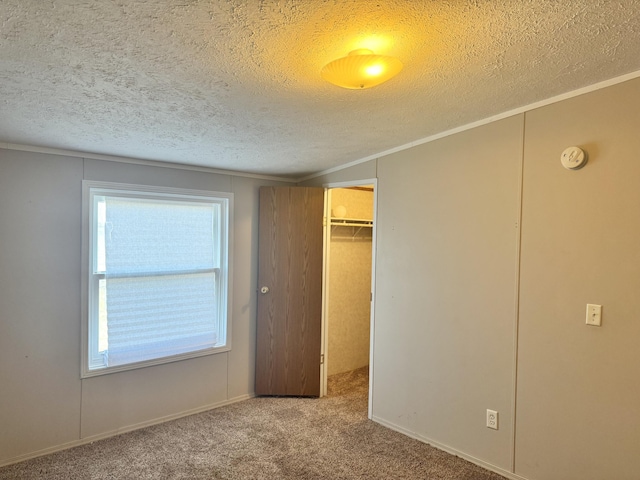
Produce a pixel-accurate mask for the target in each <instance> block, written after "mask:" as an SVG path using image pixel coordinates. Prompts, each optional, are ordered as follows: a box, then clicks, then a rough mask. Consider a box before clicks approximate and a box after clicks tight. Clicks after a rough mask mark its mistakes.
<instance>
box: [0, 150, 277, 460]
mask: <svg viewBox="0 0 640 480" xmlns="http://www.w3.org/2000/svg"><path fill="white" fill-rule="evenodd" d="M83 178H85V179H90V180H102V181H115V182H125V183H139V184H149V185H161V186H171V187H179V188H193V189H201V190H214V191H225V192H233V193H234V256H233V305H232V309H231V310H232V320H231V322H232V324H231V329H232V342H233V343H232V349H231V351H229V352H225V353H220V354H216V355H210V356H205V357H199V358H194V359H189V360H183V361H180V362H174V363H169V364H164V365H157V366H152V367H147V368H142V369H138V370H131V371H126V372H119V373H114V374H109V375H102V376H99V377H92V378H87V379H84V380H81V379H80V340H81V338H80V324H81V316H80V315H81V309H80V280H81V276H80V262H81V256H80V239H81V185H82V179H83ZM268 184H274V183H273V182H268V181H265V180H260V179H254V178H247V177H238V176H233V175H223V174H213V173H206V172H200V171H190V170H184V169H176V168H165V167H155V166H144V165H136V164H126V163H116V162H107V161H99V160H89V159H85V160H83V159H80V158H71V157H64V156H58V155H45V154H36V153H28V152H19V151H12V150H3V149H0V426H1V427H0V464H3V463H9V462H12V461H16V460H19V459H21V458H25V457H28V456H32V455H35V454H39V453H45V452H47V451H50V450H55V449H59V448H61V447H64V446H68V445H73V444H75V443H78V442H80V441H83V440H87V439H91V438H97V437H100V436H104V435H109V434H113V433H116V432H118V431H123V430H127V429H130V428H133V427H136V426H140V425H144V424H147V423H154V422H157V421H159V420H161V419H163V418H168V417H172V416H177V415H181V414H184V413H187V412H190V411H194V410H199V409H205V408H209V407H213V406H216V405H219V404H221V403H225V402H228V401H233V400H235V399H238V398H245V397H247V396H248V395H251V394H252V393H253V391H254V362H255V360H254V359H255V356H254V355H255V354H254V352H255V316H256V308H255V305H256V282H257V241H258V240H257V224H258V215H257V212H258V188H259V186H260V185H268Z"/></svg>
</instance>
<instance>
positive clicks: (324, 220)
mask: <svg viewBox="0 0 640 480" xmlns="http://www.w3.org/2000/svg"><path fill="white" fill-rule="evenodd" d="M322 226H323V227H326V226H327V217H322Z"/></svg>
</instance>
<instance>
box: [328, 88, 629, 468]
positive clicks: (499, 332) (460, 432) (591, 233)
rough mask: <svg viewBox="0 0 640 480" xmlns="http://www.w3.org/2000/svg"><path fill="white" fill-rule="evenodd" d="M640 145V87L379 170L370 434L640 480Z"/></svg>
mask: <svg viewBox="0 0 640 480" xmlns="http://www.w3.org/2000/svg"><path fill="white" fill-rule="evenodd" d="M639 131H640V79H636V80H631V81H628V82H625V83H622V84H619V85H615V86H611V87H608V88H606V89H603V90H599V91H596V92H592V93H589V94H585V95H582V96H579V97H575V98H573V99H569V100H564V101H561V102H559V103H556V104H553V105H550V106H546V107H543V108H539V109H536V110H533V111H530V112H527V113H526V114H521V115H518V116H514V117H511V118H507V119H505V120H501V121H498V122H495V123H492V124H489V125H485V126H482V127H478V128H475V129H472V130H469V131H465V132H462V133H459V134H456V135H453V136H450V137H446V138H443V139H440V140H436V141H434V142H431V143H428V144H424V145H421V146H416V147H414V148H411V149H409V150H405V151H402V152H399V153H396V154H392V155H389V156H387V157H382V158H380V159H378V161H377V178H378V217H377V236H378V247H377V251H376V253H375V255H376V262H377V267H376V279H375V285H376V287H375V292H376V302H375V312H374V313H375V327H374V336H375V343H374V353H373V359H374V363H373V371H374V382H373V400H372V401H373V416H374V419H375V420H377V421H379V422H381V423H383V424H386V425H389V426H392V427H393V428H396V429H398V430H401V431H403V432H405V433H408V434H410V435H413V436H414V437H416V438H420V439H422V440H424V441H428V442H431V443H433V444H434V445H437V446H439V447H440V448H444V449H447V450H450V451H452V452H455V453H457V454H459V455H462V456H464V457H466V458H468V459H470V460H472V461H474V462H476V463H479V464H482V465H485V466H487V467H489V468H492V469H494V470H497V471H499V472H501V473H503V474H505V475H506V476H509V477H512V478H526V479H529V480H574V479H575V480H578V479H579V480H604V479H614V478H615V479H616V480H625V479H637V478H638V472H639V471H640V456H639V455H638V453H637V448H638V445H640V400H639V399H640V384H639V383H638V381H637V377H638V373H639V366H640V348H638V341H639V340H640V321H638V315H637V314H636V313H635V312H634V310H633V308H634V303H633V302H634V301H635V300H636V298H637V296H638V292H640V248H638V245H640V214H639V213H638V212H640V180H639V179H640V162H639V161H638V158H637V157H638V155H637V153H638V152H639V151H640V135H638V132H639ZM572 145H578V146H581V147H583V148H584V149H585V150H586V151H587V152H588V154H589V162H588V164H587V166H586V167H585V168H584V169H582V170H579V171H574V172H571V171H567V170H565V169H564V168H563V167H562V166H561V164H560V154H561V152H562V151H563V150H564V149H565V148H566V147H568V146H572ZM365 165H366V164H365ZM352 169H353V167H352ZM352 169H350V171H348V172H347V173H346V176H345V178H341V177H340V175H339V172H333V173H332V174H331V177H330V181H332V182H340V181H343V180H349V181H352V180H357V179H355V178H353V170H352ZM369 174H370V172H369V171H367V172H366V174H363V176H362V177H361V179H364V178H368V175H369ZM317 178H322V177H317ZM520 227H521V228H520ZM587 303H596V304H601V305H603V323H602V326H601V327H599V328H598V327H591V326H587V325H585V309H586V304H587ZM516 374H517V376H516ZM487 408H490V409H495V410H498V411H499V413H500V429H499V430H498V431H494V430H490V429H487V428H486V427H485V412H486V409H487Z"/></svg>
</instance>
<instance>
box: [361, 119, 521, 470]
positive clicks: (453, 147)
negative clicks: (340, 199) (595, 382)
mask: <svg viewBox="0 0 640 480" xmlns="http://www.w3.org/2000/svg"><path fill="white" fill-rule="evenodd" d="M522 128H523V117H522V115H519V116H516V117H511V118H508V119H506V120H502V121H499V122H495V123H492V124H489V125H486V126H483V127H480V128H477V129H473V130H469V131H466V132H464V133H461V134H459V135H456V136H451V137H447V138H444V139H441V140H438V141H435V142H431V143H427V144H424V145H421V146H419V147H415V148H412V149H410V150H405V151H403V152H400V153H397V154H394V155H390V156H389V157H385V158H381V159H380V160H379V161H378V216H377V252H376V302H375V343H374V359H373V362H374V367H373V372H374V378H373V416H374V418H375V419H376V420H378V421H381V422H383V423H385V424H388V425H390V426H393V427H394V428H398V429H401V430H403V431H405V432H407V433H410V434H413V435H415V436H419V437H420V438H422V439H423V440H427V441H430V442H436V443H437V444H439V445H441V446H445V447H452V448H455V449H457V450H460V451H462V452H465V453H466V454H468V455H471V456H473V457H475V458H479V459H482V460H484V461H485V462H488V463H490V464H492V465H495V466H498V467H501V468H503V469H508V468H510V463H511V453H510V444H511V439H512V436H513V429H512V425H511V422H510V420H509V419H510V418H511V417H512V413H513V407H512V396H513V389H514V385H513V374H514V359H513V350H514V316H515V305H516V303H515V302H516V297H515V295H516V291H515V285H514V281H515V278H516V267H517V246H518V243H517V241H518V228H517V227H518V223H519V205H518V196H519V185H520V180H519V174H520V168H521V153H522ZM488 408H489V409H493V410H497V411H499V413H500V415H501V417H502V422H501V427H500V430H498V431H495V430H490V429H487V428H486V427H485V412H486V409H488Z"/></svg>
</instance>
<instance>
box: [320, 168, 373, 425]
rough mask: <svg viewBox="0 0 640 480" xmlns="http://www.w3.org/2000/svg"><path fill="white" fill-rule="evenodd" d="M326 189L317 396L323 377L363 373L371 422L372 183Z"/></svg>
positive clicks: (323, 389) (323, 392) (324, 383)
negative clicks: (366, 374)
mask: <svg viewBox="0 0 640 480" xmlns="http://www.w3.org/2000/svg"><path fill="white" fill-rule="evenodd" d="M326 187H327V190H326V194H325V218H326V219H327V221H326V228H325V239H324V287H323V297H324V298H323V302H324V303H323V321H322V327H323V328H322V340H323V342H322V343H323V344H322V352H323V354H324V363H323V367H324V368H323V369H322V382H321V384H322V385H321V395H326V394H327V378H328V377H329V376H331V375H336V374H340V373H345V372H350V371H353V370H358V369H363V368H368V369H369V416H371V379H372V371H373V368H372V367H373V365H372V358H373V356H372V346H373V342H372V339H373V335H372V332H373V328H372V327H373V282H372V279H373V278H374V276H373V272H374V252H375V205H376V189H375V187H376V181H375V180H373V179H372V180H365V181H362V182H357V183H356V182H353V183H351V182H350V183H346V184H330V185H326Z"/></svg>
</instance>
